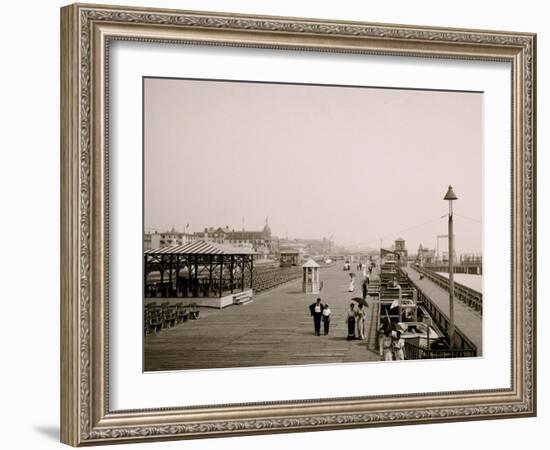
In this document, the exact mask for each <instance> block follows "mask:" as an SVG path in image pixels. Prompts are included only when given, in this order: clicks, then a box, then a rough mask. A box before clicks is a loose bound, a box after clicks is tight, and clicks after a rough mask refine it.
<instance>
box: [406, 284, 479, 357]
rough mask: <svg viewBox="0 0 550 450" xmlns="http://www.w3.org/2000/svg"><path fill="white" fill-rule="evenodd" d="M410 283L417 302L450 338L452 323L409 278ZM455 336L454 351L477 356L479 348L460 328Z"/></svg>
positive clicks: (456, 330)
mask: <svg viewBox="0 0 550 450" xmlns="http://www.w3.org/2000/svg"><path fill="white" fill-rule="evenodd" d="M409 283H410V284H411V285H412V286H413V287H414V288H415V289H416V292H417V302H418V303H420V304H422V305H423V306H424V308H426V310H427V311H428V313H429V314H430V317H431V318H432V320H433V321H434V323H435V324H436V325H437V326H438V327H439V329H440V330H441V331H443V333H444V334H445V336H446V337H447V339H448V338H449V328H450V322H449V319H448V317H447V315H446V314H444V313H443V312H442V311H441V310H440V309H439V308H438V307H437V306H436V305H435V303H433V302H432V301H431V299H430V298H429V297H428V296H427V295H425V294H424V292H423V291H422V289H420V287H419V286H418V285H417V284H416V283H415V282H414V280H412V279H410V278H409ZM454 334H455V336H454V340H455V342H454V343H453V344H454V347H456V348H454V349H453V350H455V349H456V350H465V351H470V352H473V353H474V355H473V356H475V355H476V354H477V346H476V345H475V344H474V343H473V342H472V341H471V340H470V339H468V337H467V336H466V335H465V334H464V333H463V332H462V330H460V329H459V328H458V327H455V333H454Z"/></svg>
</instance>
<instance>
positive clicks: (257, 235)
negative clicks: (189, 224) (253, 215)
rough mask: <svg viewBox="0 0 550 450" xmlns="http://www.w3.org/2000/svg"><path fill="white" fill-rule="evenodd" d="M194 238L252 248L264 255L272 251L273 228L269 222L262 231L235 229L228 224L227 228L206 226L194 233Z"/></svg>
mask: <svg viewBox="0 0 550 450" xmlns="http://www.w3.org/2000/svg"><path fill="white" fill-rule="evenodd" d="M192 239H193V240H201V241H205V242H214V243H217V244H231V245H233V246H235V247H242V248H251V249H253V250H254V251H255V252H256V253H259V254H260V255H262V256H264V257H265V256H267V255H269V254H271V252H272V237H271V229H270V228H269V225H268V224H267V223H266V224H265V226H264V228H263V229H262V230H260V231H247V230H241V231H235V230H231V229H229V227H227V226H226V227H225V228H221V227H219V228H213V227H210V228H205V229H204V231H199V232H196V233H193V235H192Z"/></svg>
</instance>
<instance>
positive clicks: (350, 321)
mask: <svg viewBox="0 0 550 450" xmlns="http://www.w3.org/2000/svg"><path fill="white" fill-rule="evenodd" d="M367 307H368V306H367ZM366 318H367V311H366V308H365V307H364V305H363V304H362V303H359V305H358V306H357V308H356V307H355V303H350V305H349V309H348V311H347V313H346V323H347V325H348V341H351V340H353V339H361V340H365V339H366V337H367V336H366V333H365V322H366ZM356 331H357V333H356Z"/></svg>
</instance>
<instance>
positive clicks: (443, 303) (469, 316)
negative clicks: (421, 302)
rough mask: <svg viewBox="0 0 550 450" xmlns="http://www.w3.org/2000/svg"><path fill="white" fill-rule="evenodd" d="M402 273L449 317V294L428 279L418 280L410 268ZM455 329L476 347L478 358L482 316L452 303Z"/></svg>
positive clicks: (416, 273) (463, 306)
mask: <svg viewBox="0 0 550 450" xmlns="http://www.w3.org/2000/svg"><path fill="white" fill-rule="evenodd" d="M402 269H403V271H404V272H405V273H406V274H407V275H408V276H409V278H410V279H411V280H412V281H414V283H415V284H416V285H417V286H418V287H419V288H420V289H421V290H422V291H423V292H424V294H425V295H427V296H428V297H429V298H430V299H431V300H432V302H433V303H434V304H435V305H436V306H437V307H438V308H439V310H440V311H441V312H442V313H443V314H445V315H446V316H447V318H448V317H449V292H448V291H446V290H445V289H443V288H441V287H439V286H437V285H436V284H435V283H434V282H433V281H431V280H429V279H428V278H423V279H422V280H421V279H420V276H419V273H418V272H417V271H416V270H414V268H412V267H402ZM454 310H455V311H454V312H455V327H456V328H458V329H459V330H460V331H462V333H464V334H465V335H466V336H467V337H468V339H470V340H471V341H472V342H473V343H474V344H475V345H476V347H477V351H478V356H481V355H482V349H483V339H482V329H483V326H482V316H481V314H480V313H479V312H476V311H475V310H473V309H472V308H469V307H468V306H466V305H465V304H464V303H462V302H461V301H460V300H458V299H455V301H454Z"/></svg>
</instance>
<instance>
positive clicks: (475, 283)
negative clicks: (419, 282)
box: [437, 272, 483, 292]
mask: <svg viewBox="0 0 550 450" xmlns="http://www.w3.org/2000/svg"><path fill="white" fill-rule="evenodd" d="M437 273H438V274H439V275H443V276H444V277H446V278H449V274H448V273H445V272H437ZM454 279H455V282H456V283H460V284H462V285H464V286H466V287H469V288H470V289H473V290H474V291H477V292H483V276H482V275H469V274H465V273H455V277H454Z"/></svg>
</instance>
